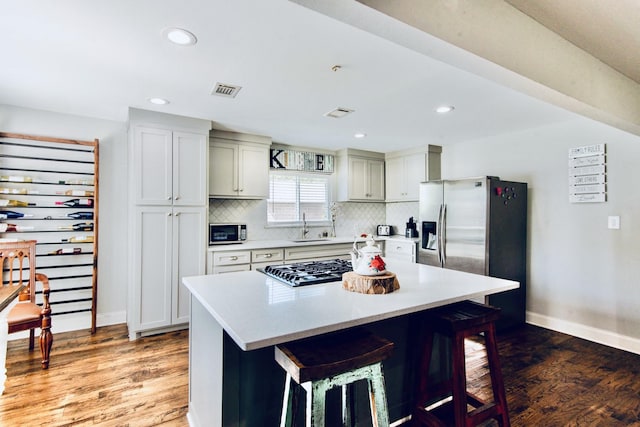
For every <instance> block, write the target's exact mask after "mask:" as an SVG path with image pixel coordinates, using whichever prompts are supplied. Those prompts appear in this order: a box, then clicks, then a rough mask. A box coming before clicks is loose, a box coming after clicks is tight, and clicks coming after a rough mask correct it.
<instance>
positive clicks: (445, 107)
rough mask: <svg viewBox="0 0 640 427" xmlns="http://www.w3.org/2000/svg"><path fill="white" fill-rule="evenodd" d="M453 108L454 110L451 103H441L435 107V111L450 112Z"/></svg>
mask: <svg viewBox="0 0 640 427" xmlns="http://www.w3.org/2000/svg"><path fill="white" fill-rule="evenodd" d="M453 110H455V107H454V106H452V105H441V106H440V107H438V108H436V113H440V114H444V113H450V112H451V111H453Z"/></svg>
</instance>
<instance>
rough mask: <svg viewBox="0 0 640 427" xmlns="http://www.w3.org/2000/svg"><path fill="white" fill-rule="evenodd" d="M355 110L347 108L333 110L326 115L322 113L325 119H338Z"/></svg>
mask: <svg viewBox="0 0 640 427" xmlns="http://www.w3.org/2000/svg"><path fill="white" fill-rule="evenodd" d="M354 111H355V110H350V109H348V108H343V107H338V108H336V109H335V110H331V111H329V112H328V113H324V115H325V117H333V118H334V119H339V118H342V117H344V116H346V115H347V114H351V113H353V112H354Z"/></svg>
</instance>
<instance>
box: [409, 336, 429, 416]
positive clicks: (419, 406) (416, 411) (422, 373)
mask: <svg viewBox="0 0 640 427" xmlns="http://www.w3.org/2000/svg"><path fill="white" fill-rule="evenodd" d="M432 351H433V331H430V330H429V331H426V332H425V335H424V339H423V342H422V357H421V360H420V370H419V371H418V378H419V381H418V385H417V387H416V396H415V405H414V408H413V414H412V416H411V419H412V420H413V425H414V426H418V425H419V421H418V420H419V419H420V413H422V412H423V410H424V407H425V405H426V403H427V400H429V392H428V390H429V389H428V382H429V379H428V378H429V367H430V365H431V352H432Z"/></svg>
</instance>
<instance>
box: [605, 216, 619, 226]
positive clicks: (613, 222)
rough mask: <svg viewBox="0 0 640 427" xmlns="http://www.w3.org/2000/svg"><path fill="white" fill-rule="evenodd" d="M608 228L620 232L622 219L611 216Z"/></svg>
mask: <svg viewBox="0 0 640 427" xmlns="http://www.w3.org/2000/svg"><path fill="white" fill-rule="evenodd" d="M607 224H608V227H609V229H610V230H619V229H620V217H619V216H617V215H616V216H610V217H609V218H608V221H607Z"/></svg>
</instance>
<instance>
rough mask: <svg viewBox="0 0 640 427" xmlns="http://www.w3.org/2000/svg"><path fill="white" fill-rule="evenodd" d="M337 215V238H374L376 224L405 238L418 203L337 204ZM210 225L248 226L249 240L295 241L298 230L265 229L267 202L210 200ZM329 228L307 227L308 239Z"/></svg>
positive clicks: (283, 228)
mask: <svg viewBox="0 0 640 427" xmlns="http://www.w3.org/2000/svg"><path fill="white" fill-rule="evenodd" d="M337 206H338V213H337V215H336V234H337V236H338V237H352V236H354V235H359V234H361V233H371V234H375V232H376V226H377V225H378V224H390V225H393V227H394V232H395V233H397V234H404V229H405V223H406V222H407V220H408V219H409V217H411V216H413V217H414V220H416V221H417V220H418V202H404V203H386V204H385V203H357V202H339V203H338V204H337ZM209 222H231V223H234V222H237V223H245V224H247V235H248V238H249V239H250V240H274V239H297V238H299V237H300V227H268V226H267V201H266V200H232V199H211V200H209ZM323 231H328V232H330V231H331V227H330V226H321V227H310V233H309V234H310V237H316V236H317V235H318V234H320V233H322V232H323Z"/></svg>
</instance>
